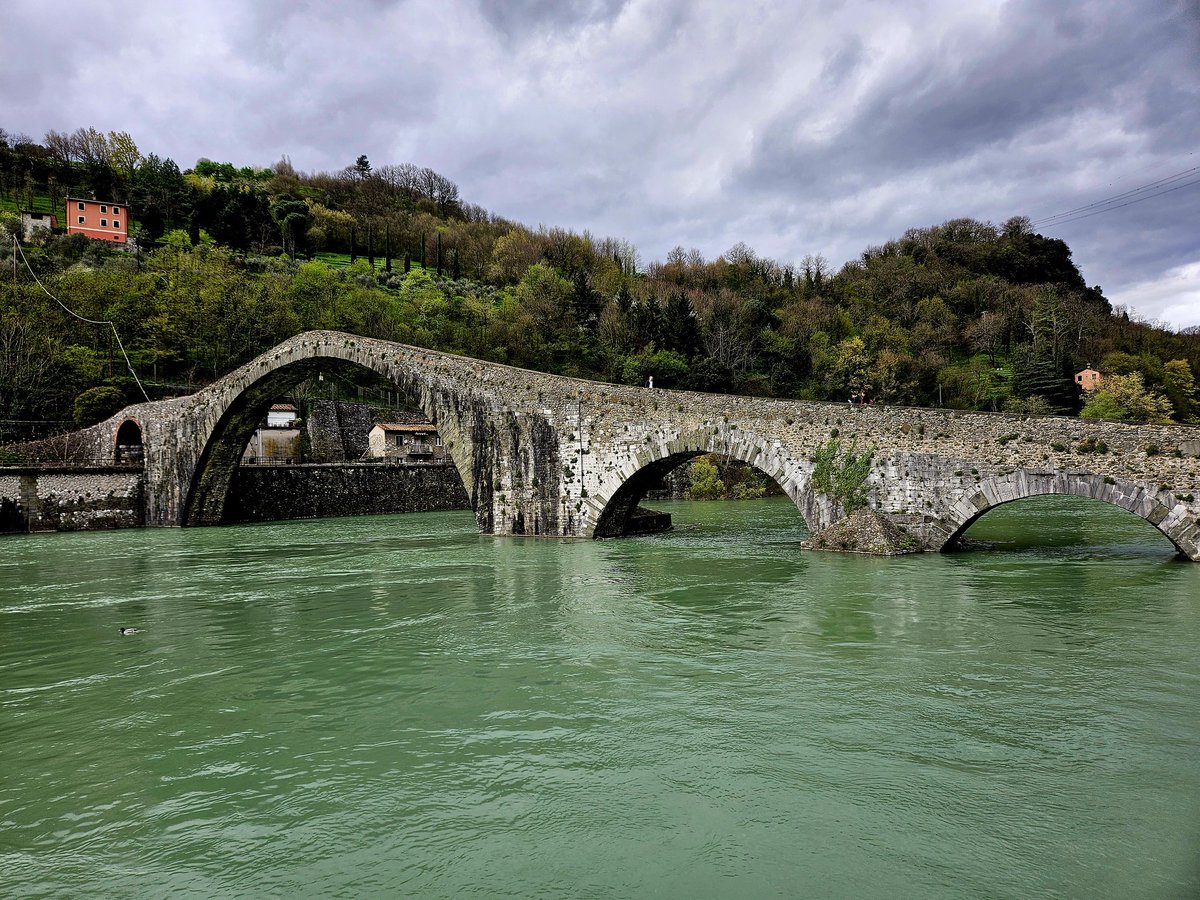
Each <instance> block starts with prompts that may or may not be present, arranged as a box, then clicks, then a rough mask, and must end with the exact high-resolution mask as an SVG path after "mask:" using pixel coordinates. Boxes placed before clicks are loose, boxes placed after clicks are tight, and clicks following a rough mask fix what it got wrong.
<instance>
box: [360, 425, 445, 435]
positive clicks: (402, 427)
mask: <svg viewBox="0 0 1200 900" xmlns="http://www.w3.org/2000/svg"><path fill="white" fill-rule="evenodd" d="M375 427H376V428H382V429H383V430H384V431H420V432H424V433H425V434H433V433H436V432H437V429H436V428H434V427H433V426H432V425H430V424H428V423H426V424H425V425H393V424H392V423H391V422H380V423H379V424H378V425H376V426H375Z"/></svg>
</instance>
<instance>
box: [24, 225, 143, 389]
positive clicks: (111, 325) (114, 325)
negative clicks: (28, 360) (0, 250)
mask: <svg viewBox="0 0 1200 900" xmlns="http://www.w3.org/2000/svg"><path fill="white" fill-rule="evenodd" d="M13 247H14V249H15V250H16V251H17V252H18V253H19V254H20V255H21V261H22V262H23V263H25V268H26V269H28V270H29V274H30V275H31V276H32V277H33V280H34V282H35V283H36V284H37V286H38V287H40V288H41V289H42V293H43V294H45V295H46V296H47V297H49V298H50V299H51V300H53V301H54V302H55V303H57V304H58V305H59V306H60V307H61V308H62V309H63V311H64V312H66V313H68V314H69V315H72V316H74V317H75V318H76V319H78V320H79V321H80V322H86V323H87V324H89V325H107V326H108V327H109V328H111V329H112V333H113V337H114V338H116V339H117V346H118V347H120V348H121V356H122V357H123V358H124V359H125V366H126V368H128V369H129V374H130V375H132V376H133V382H134V384H136V385H137V386H138V390H139V391H141V392H142V396H143V397H145V398H146V402H147V403H149V402H150V395H149V394H147V393H146V389H145V388H144V387H142V382H141V379H140V378H138V376H137V372H136V371H135V370H134V368H133V363H132V362H130V360H129V354H128V353H126V352H125V344H124V343H123V342H122V341H121V335H120V334H119V333H118V331H117V323H116V322H113V321H111V320H108V319H104V320H100V319H89V318H88V317H87V316H81V315H80V314H79V313H77V312H75V310H73V309H71V308H70V307H69V306H67V304H65V303H63V302H62V301H61V300H59V299H58V298H57V297H55V296H54V295H53V294H52V293H50V291H49V290H47V289H46V286H45V285H44V284H42V280H41V279H40V278H38V277H37V272H35V271H33V266H31V265H30V264H29V260H28V259H27V258H26V256H25V248H23V247H22V246H21V242H20V241H19V240H17V238H16V236H15V235H14V236H13Z"/></svg>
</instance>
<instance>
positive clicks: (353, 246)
mask: <svg viewBox="0 0 1200 900" xmlns="http://www.w3.org/2000/svg"><path fill="white" fill-rule="evenodd" d="M357 259H358V241H356V240H355V231H354V226H353V225H351V226H350V262H355V261H357Z"/></svg>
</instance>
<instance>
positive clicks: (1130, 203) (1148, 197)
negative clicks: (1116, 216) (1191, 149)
mask: <svg viewBox="0 0 1200 900" xmlns="http://www.w3.org/2000/svg"><path fill="white" fill-rule="evenodd" d="M1197 184H1200V178H1197V179H1195V180H1193V181H1188V182H1185V183H1184V184H1179V185H1176V186H1175V187H1172V188H1167V189H1166V190H1164V191H1158V192H1157V193H1154V194H1147V195H1146V196H1144V197H1136V198H1134V199H1133V200H1126V201H1125V202H1124V203H1118V204H1117V205H1116V206H1106V207H1104V208H1103V209H1097V210H1095V211H1093V212H1090V213H1085V214H1084V215H1081V216H1071V217H1070V218H1068V219H1060V220H1059V221H1057V222H1051V223H1050V224H1049V225H1038V226H1037V227H1040V228H1057V227H1058V226H1059V225H1066V224H1067V223H1069V222H1078V221H1080V220H1081V219H1090V218H1091V217H1092V216H1098V215H1100V214H1101V213H1106V212H1112V211H1113V210H1115V209H1121V208H1122V207H1126V206H1133V204H1135V203H1141V202H1142V201H1143V200H1153V199H1154V198H1155V197H1161V196H1162V195H1163V194H1171V193H1174V192H1175V191H1181V190H1183V189H1184V188H1186V187H1192V186H1193V185H1197Z"/></svg>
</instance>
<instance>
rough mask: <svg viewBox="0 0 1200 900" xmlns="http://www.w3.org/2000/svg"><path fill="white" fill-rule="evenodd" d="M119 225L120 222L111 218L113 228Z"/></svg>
mask: <svg viewBox="0 0 1200 900" xmlns="http://www.w3.org/2000/svg"><path fill="white" fill-rule="evenodd" d="M120 227H121V223H120V222H118V221H117V220H116V219H113V228H120Z"/></svg>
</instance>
